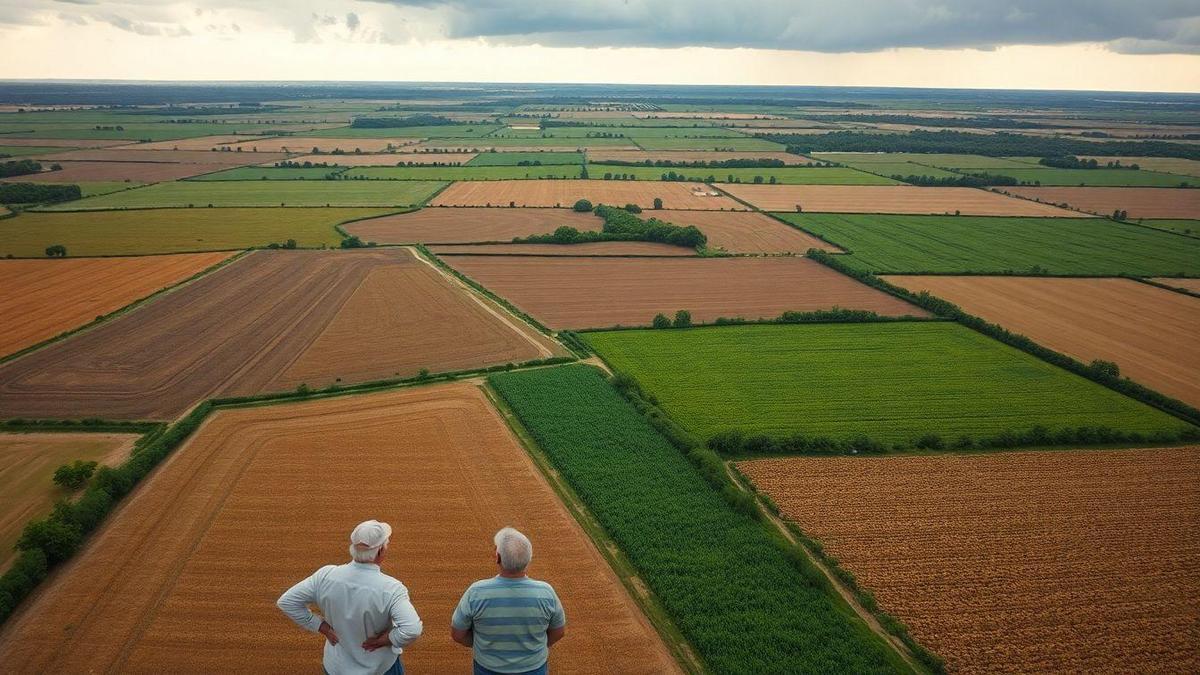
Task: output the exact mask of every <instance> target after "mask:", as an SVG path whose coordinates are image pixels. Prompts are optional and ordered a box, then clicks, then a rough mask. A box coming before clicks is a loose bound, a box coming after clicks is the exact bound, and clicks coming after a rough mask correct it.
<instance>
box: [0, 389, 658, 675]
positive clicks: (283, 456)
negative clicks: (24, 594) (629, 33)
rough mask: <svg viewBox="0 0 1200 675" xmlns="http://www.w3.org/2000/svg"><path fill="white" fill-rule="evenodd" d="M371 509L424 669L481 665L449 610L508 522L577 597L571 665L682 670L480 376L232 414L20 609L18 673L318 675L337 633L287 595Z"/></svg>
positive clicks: (563, 660)
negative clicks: (413, 611)
mask: <svg viewBox="0 0 1200 675" xmlns="http://www.w3.org/2000/svg"><path fill="white" fill-rule="evenodd" d="M364 467H369V470H363V469H364ZM367 518H377V519H380V520H383V521H385V522H389V523H390V524H391V525H392V526H393V528H394V532H393V535H392V540H391V544H390V546H389V553H390V555H389V556H388V558H387V559H385V560H384V563H383V567H384V572H385V573H388V574H392V575H394V576H396V577H397V578H399V579H400V580H401V581H403V582H404V583H405V585H407V586H408V588H409V590H410V594H411V598H412V601H413V604H414V605H415V606H416V608H417V611H418V613H419V614H420V615H421V618H422V620H423V622H424V624H425V632H424V635H422V637H421V638H419V639H418V640H417V641H416V642H415V643H414V644H412V645H411V646H410V647H408V648H406V649H405V651H404V661H405V666H406V668H408V670H409V672H414V673H452V672H469V671H470V664H471V652H470V650H469V649H466V648H463V647H460V646H458V645H456V644H455V643H453V642H452V641H451V640H450V635H449V622H450V621H449V618H450V614H451V613H452V612H453V610H454V607H455V605H456V604H457V602H458V599H459V597H460V596H461V594H462V592H463V591H464V590H465V588H466V587H467V585H468V584H470V583H471V582H472V581H474V580H476V579H481V578H486V577H489V576H492V575H494V574H495V571H496V570H495V564H494V563H493V562H492V555H493V551H494V548H492V544H491V537H492V534H493V533H494V532H495V531H496V530H497V529H499V528H500V527H503V526H505V525H512V526H515V527H517V528H520V529H521V530H522V531H524V532H525V533H527V534H528V535H529V537H530V539H531V540H532V541H533V544H534V550H535V552H536V555H535V556H534V559H533V564H532V565H531V567H530V573H531V575H532V576H534V577H535V578H539V579H544V580H545V581H548V582H549V583H551V584H552V585H553V586H554V587H555V589H556V590H557V592H558V594H559V597H560V598H561V599H562V602H563V605H564V608H565V610H566V614H567V617H568V618H567V621H568V623H569V625H570V629H569V631H568V635H567V637H566V638H565V639H563V641H562V642H561V643H559V644H558V645H557V646H555V647H554V648H553V649H552V650H551V658H550V667H551V669H552V670H554V671H558V672H570V673H597V674H598V673H611V672H621V673H662V672H678V668H677V667H676V666H675V664H674V663H673V661H672V660H671V657H670V655H669V653H668V652H667V650H666V648H665V647H664V645H663V643H662V641H661V640H660V639H659V638H658V636H657V634H656V633H655V632H654V630H653V628H652V627H651V626H650V625H649V624H648V622H647V621H646V619H645V618H644V617H643V616H642V615H641V613H640V612H639V610H638V608H637V606H636V605H635V604H634V602H633V601H632V599H631V598H630V597H629V595H628V594H627V593H626V592H625V589H624V588H623V586H622V585H621V583H620V581H619V580H618V579H617V577H616V576H615V574H614V573H613V572H612V570H611V569H610V568H609V567H608V566H607V564H606V562H605V560H604V558H603V557H602V556H601V555H600V553H599V552H598V551H597V550H596V549H595V547H594V546H593V545H592V544H591V542H590V541H589V540H588V539H587V536H586V535H585V534H584V532H583V531H582V530H581V528H580V527H579V525H578V524H577V523H576V522H575V521H574V520H573V519H572V517H571V515H570V514H569V513H568V512H567V510H566V509H565V508H564V506H563V505H562V503H560V502H559V500H558V499H557V497H556V496H555V494H554V492H553V490H551V488H550V487H549V486H548V485H547V483H546V482H545V479H544V478H543V477H542V476H541V474H540V473H539V472H538V470H537V469H536V467H535V466H534V465H533V462H532V461H531V460H530V459H529V456H528V455H527V454H526V453H525V452H524V450H523V449H522V448H521V447H520V445H519V443H518V442H517V440H516V439H515V438H514V436H513V435H512V433H511V432H510V431H509V429H508V427H507V426H506V425H505V424H504V422H503V421H502V420H501V418H500V416H499V415H498V414H497V413H496V411H495V410H494V409H493V408H492V407H491V406H490V405H489V403H488V401H487V399H486V398H485V397H484V395H483V393H482V392H481V391H480V390H479V389H478V388H477V387H475V386H473V385H470V384H465V383H457V384H443V385H435V386H427V387H419V388H411V389H404V390H400V391H392V392H387V393H381V394H374V395H367V396H353V397H339V398H334V399H327V400H323V401H316V402H310V403H301V404H291V405H283V406H273V407H265V408H263V407H260V408H249V409H240V410H222V411H219V412H218V413H216V414H215V415H214V416H213V417H212V418H211V419H209V420H208V421H207V422H206V423H205V424H204V425H203V426H202V427H201V429H200V430H199V431H197V432H196V434H195V435H194V436H193V437H192V438H191V439H189V440H188V441H187V442H186V443H185V444H184V445H183V446H182V447H180V448H179V449H178V450H176V451H175V453H174V455H173V456H172V457H171V458H170V459H169V460H168V462H167V463H166V465H165V466H163V467H162V468H160V469H159V470H158V471H157V472H155V473H154V474H153V475H152V476H151V477H150V478H149V479H148V481H147V482H146V483H145V484H144V485H142V486H141V487H139V488H138V490H137V492H136V493H135V494H134V495H133V496H131V497H130V498H128V503H127V504H126V505H125V506H124V507H123V509H122V511H121V512H120V513H119V514H118V516H117V517H115V518H110V520H109V522H108V523H107V525H106V526H105V527H104V528H103V529H102V530H101V531H100V532H99V533H98V534H97V536H96V537H95V538H94V539H93V540H92V541H91V542H90V543H89V545H88V546H87V548H86V549H85V550H84V551H83V552H82V553H81V554H80V555H79V556H77V557H76V558H75V559H74V560H73V561H72V562H71V563H69V564H68V565H67V566H66V568H64V569H63V570H62V572H60V573H59V574H58V575H57V576H56V577H55V579H54V581H52V582H51V583H50V584H49V586H48V588H46V589H45V590H44V592H42V593H41V594H39V595H38V597H37V598H36V599H35V600H34V601H33V602H32V603H31V604H30V605H29V606H27V607H26V608H25V610H24V611H22V612H21V613H20V614H19V615H17V616H16V617H14V618H13V619H11V620H10V621H9V622H8V625H7V626H6V627H5V629H4V631H3V633H0V659H3V662H4V664H5V667H6V668H7V669H11V670H12V671H13V672H99V671H106V672H122V673H165V672H181V671H192V672H205V673H217V672H230V673H234V672H238V673H242V672H278V673H295V672H311V671H314V670H315V671H319V670H320V663H321V645H322V641H321V638H320V637H319V636H314V635H313V634H310V633H306V632H304V631H302V630H301V629H299V628H297V627H296V626H295V625H293V624H292V623H291V622H289V621H288V620H287V618H286V617H284V616H283V614H281V613H280V612H279V610H278V609H276V607H275V599H276V598H277V597H278V596H279V594H280V593H281V592H283V591H284V590H285V589H287V588H288V587H289V586H291V585H292V584H293V583H295V582H296V581H299V580H300V579H303V578H304V577H306V576H308V575H309V574H311V573H312V572H313V571H315V570H316V569H318V568H319V567H321V566H322V565H326V564H331V563H342V562H344V561H345V560H346V536H347V533H348V532H349V531H350V529H351V528H353V527H354V525H355V524H356V523H358V522H359V521H361V520H364V519H367ZM131 553H132V554H131ZM618 646H619V647H618Z"/></svg>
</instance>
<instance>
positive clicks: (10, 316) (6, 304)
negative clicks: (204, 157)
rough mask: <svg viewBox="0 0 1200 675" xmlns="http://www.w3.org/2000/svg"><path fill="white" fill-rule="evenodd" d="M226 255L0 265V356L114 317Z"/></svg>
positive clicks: (96, 259) (143, 257)
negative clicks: (136, 302)
mask: <svg viewBox="0 0 1200 675" xmlns="http://www.w3.org/2000/svg"><path fill="white" fill-rule="evenodd" d="M230 255H231V254H230V253H188V254H182V255H158V256H141V257H135V258H67V259H65V260H0V316H3V317H6V319H5V321H3V322H0V356H4V355H5V354H11V353H12V352H15V351H18V350H20V349H24V348H25V347H28V346H29V345H32V344H36V343H38V342H41V341H42V340H46V339H49V338H52V337H54V336H55V335H58V334H59V333H62V332H64V331H68V330H71V329H72V328H75V327H77V326H82V325H84V324H86V323H88V322H89V321H92V320H93V319H95V318H96V317H97V316H100V315H103V314H108V313H109V312H113V311H116V310H118V309H120V308H122V307H124V306H125V305H128V304H129V303H131V302H133V301H134V300H138V299H140V298H144V297H146V296H147V295H150V294H151V293H153V292H154V291H157V290H158V289H160V288H163V287H165V286H170V285H171V284H174V283H176V282H179V281H182V280H183V279H186V278H188V277H190V276H192V275H193V274H196V273H197V272H200V271H202V270H204V269H206V268H208V267H211V266H213V265H216V264H217V263H219V262H221V261H222V260H224V259H226V258H228V257H229V256H230Z"/></svg>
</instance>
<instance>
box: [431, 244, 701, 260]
mask: <svg viewBox="0 0 1200 675" xmlns="http://www.w3.org/2000/svg"><path fill="white" fill-rule="evenodd" d="M429 250H431V251H433V252H434V253H438V254H443V253H446V254H454V253H459V254H464V255H526V256H537V255H565V256H589V255H618V256H620V255H637V256H645V255H649V256H663V255H666V256H672V257H680V256H682V257H688V256H693V257H694V256H695V255H696V251H694V250H693V249H690V248H684V247H682V246H672V245H670V244H657V243H654V242H652V241H597V242H590V243H586V244H442V245H438V246H430V247H429Z"/></svg>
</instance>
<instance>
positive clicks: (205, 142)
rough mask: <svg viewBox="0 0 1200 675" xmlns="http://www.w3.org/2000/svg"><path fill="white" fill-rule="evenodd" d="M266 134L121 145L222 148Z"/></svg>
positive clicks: (142, 147) (154, 148) (190, 148)
mask: <svg viewBox="0 0 1200 675" xmlns="http://www.w3.org/2000/svg"><path fill="white" fill-rule="evenodd" d="M264 138H267V137H266V136H253V135H249V136H245V135H237V134H224V135H219V136H201V137H199V138H178V139H175V140H173V141H155V142H153V143H134V144H132V145H124V146H121V149H122V150H209V151H211V150H212V149H213V148H217V149H218V150H220V149H221V148H224V147H225V146H226V145H230V144H232V143H241V142H244V141H259V140H262V139H264Z"/></svg>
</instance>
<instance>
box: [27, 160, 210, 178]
mask: <svg viewBox="0 0 1200 675" xmlns="http://www.w3.org/2000/svg"><path fill="white" fill-rule="evenodd" d="M60 164H61V165H62V168H61V169H59V170H58V171H43V172H42V173H35V174H29V175H25V176H20V177H18V179H17V180H20V181H21V182H23V183H80V182H91V181H103V182H117V181H130V182H133V183H158V182H161V181H171V180H179V179H180V178H189V177H191V176H197V175H200V174H203V173H208V172H210V171H218V170H220V168H221V167H219V166H212V165H209V164H175V163H171V162H60ZM43 166H46V165H43ZM46 168H49V167H48V166H46Z"/></svg>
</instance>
